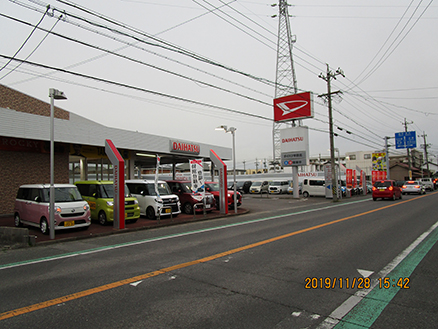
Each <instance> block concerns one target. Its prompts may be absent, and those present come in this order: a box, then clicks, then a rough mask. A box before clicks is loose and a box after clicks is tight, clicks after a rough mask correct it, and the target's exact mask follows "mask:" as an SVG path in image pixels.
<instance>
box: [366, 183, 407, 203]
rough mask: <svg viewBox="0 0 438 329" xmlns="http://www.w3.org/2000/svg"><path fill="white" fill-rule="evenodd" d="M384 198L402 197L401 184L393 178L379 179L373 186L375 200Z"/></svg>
mask: <svg viewBox="0 0 438 329" xmlns="http://www.w3.org/2000/svg"><path fill="white" fill-rule="evenodd" d="M378 198H382V199H391V200H395V199H401V198H402V193H401V189H400V186H397V183H396V182H395V181H393V180H379V181H377V182H375V183H374V186H373V200H374V201H376V200H377V199H378Z"/></svg>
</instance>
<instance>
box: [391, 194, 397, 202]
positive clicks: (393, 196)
mask: <svg viewBox="0 0 438 329" xmlns="http://www.w3.org/2000/svg"><path fill="white" fill-rule="evenodd" d="M395 199H396V198H395V193H393V194H392V199H391V200H392V201H395Z"/></svg>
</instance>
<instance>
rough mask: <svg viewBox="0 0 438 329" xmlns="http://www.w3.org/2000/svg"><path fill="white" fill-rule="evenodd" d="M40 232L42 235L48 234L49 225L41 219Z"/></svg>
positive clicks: (45, 220)
mask: <svg viewBox="0 0 438 329" xmlns="http://www.w3.org/2000/svg"><path fill="white" fill-rule="evenodd" d="M40 230H41V233H43V234H49V224H47V219H45V218H42V219H41V222H40Z"/></svg>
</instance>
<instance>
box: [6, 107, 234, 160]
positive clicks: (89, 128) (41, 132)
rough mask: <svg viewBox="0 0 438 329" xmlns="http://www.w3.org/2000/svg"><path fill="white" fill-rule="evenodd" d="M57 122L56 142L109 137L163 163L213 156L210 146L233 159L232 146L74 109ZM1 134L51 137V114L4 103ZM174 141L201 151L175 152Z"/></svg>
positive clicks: (90, 141)
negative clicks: (140, 128) (114, 122)
mask: <svg viewBox="0 0 438 329" xmlns="http://www.w3.org/2000/svg"><path fill="white" fill-rule="evenodd" d="M54 126H55V141H56V142H64V143H73V144H81V145H92V146H101V147H105V140H106V139H110V140H111V141H112V142H113V143H114V145H115V146H116V147H117V148H121V149H127V150H132V151H135V152H144V153H149V154H159V155H160V156H161V163H172V162H174V161H176V162H182V161H184V162H185V161H186V160H187V158H194V157H196V158H210V149H213V150H214V151H215V152H216V153H217V154H218V155H219V156H220V157H221V158H222V159H224V160H229V159H231V148H225V147H221V146H215V145H209V144H204V143H199V142H193V141H185V140H181V139H171V138H168V137H163V136H156V135H151V134H146V133H140V132H134V131H128V130H123V129H117V128H110V127H106V126H104V125H101V124H99V123H96V122H94V121H91V120H88V119H86V118H84V117H81V116H79V115H76V114H73V113H69V118H68V119H59V118H55V119H54ZM0 135H1V136H4V137H14V138H25V139H34V140H43V141H49V140H50V117H49V116H45V115H37V114H31V113H26V112H21V111H15V110H11V109H9V108H2V107H0ZM171 141H178V142H182V143H188V144H195V145H198V146H199V154H198V155H188V154H184V152H181V154H178V152H172V153H171V151H170V143H171ZM145 160H146V159H145ZM154 161H155V160H154Z"/></svg>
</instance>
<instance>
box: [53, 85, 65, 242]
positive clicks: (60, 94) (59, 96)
mask: <svg viewBox="0 0 438 329" xmlns="http://www.w3.org/2000/svg"><path fill="white" fill-rule="evenodd" d="M49 97H50V207H49V222H50V225H49V227H50V239H52V240H53V239H55V223H54V222H55V186H54V180H55V119H54V118H55V106H54V103H55V99H67V97H66V96H65V95H64V93H63V92H62V91H59V90H57V89H53V88H50V89H49Z"/></svg>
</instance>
